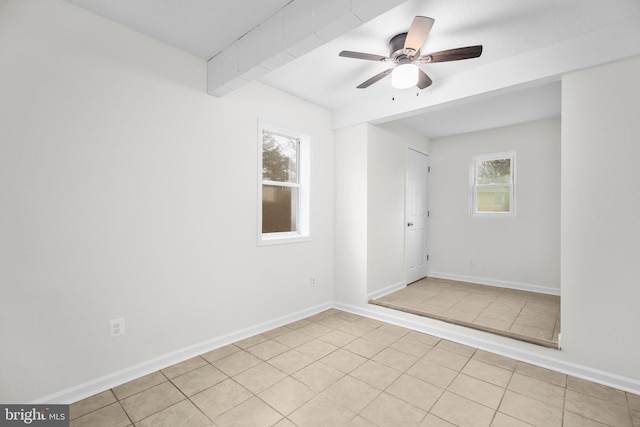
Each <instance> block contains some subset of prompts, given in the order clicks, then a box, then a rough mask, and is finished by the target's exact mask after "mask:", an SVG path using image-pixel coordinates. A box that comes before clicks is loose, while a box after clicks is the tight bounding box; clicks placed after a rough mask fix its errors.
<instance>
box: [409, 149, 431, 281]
mask: <svg viewBox="0 0 640 427" xmlns="http://www.w3.org/2000/svg"><path fill="white" fill-rule="evenodd" d="M410 150H411V151H415V152H417V153H419V154H422V155H424V156H426V157H427V167H428V168H430V165H429V163H430V162H429V160H430V156H429V153H428V152H427V151H425V150H423V149H421V148H418V147H416V146H414V145H411V144H406V148H405V178H404V180H405V181H404V224H403V227H404V282H405V285H408V284H409V282H408V276H407V272H408V269H409V266H408V240H409V239H408V237H407V233H408V227H407V223H408V212H407V201H408V189H409V151H410ZM428 188H429V174H428V173H427V197H426V199H425V204H426V206H425V207H426V210H427V212H429V191H428ZM423 233H424V236H423V237H424V239H425V252H426V255H427V259H426V260H425V276H424V277H428V276H429V257H428V254H429V215H427V218H426V219H425V223H424V230H423ZM418 280H420V279H418ZM411 283H413V281H412V282H411Z"/></svg>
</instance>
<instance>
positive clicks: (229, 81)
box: [207, 0, 405, 96]
mask: <svg viewBox="0 0 640 427" xmlns="http://www.w3.org/2000/svg"><path fill="white" fill-rule="evenodd" d="M404 1H405V0H323V1H317V0H292V1H291V2H290V3H288V4H287V5H286V6H285V7H283V8H282V9H280V10H279V11H278V12H276V13H275V14H274V15H272V16H271V17H270V18H269V19H268V20H266V21H265V22H263V23H262V24H260V25H258V26H257V27H255V28H253V29H252V30H251V31H249V32H248V33H247V34H245V35H244V36H242V37H241V38H240V39H238V40H236V41H235V42H234V43H232V44H231V45H230V46H228V47H227V48H225V49H224V50H222V51H221V52H220V53H218V54H217V55H215V56H214V57H213V58H211V59H210V60H209V61H208V62H207V92H208V93H209V94H210V95H214V96H224V95H225V94H227V93H229V92H231V91H232V90H234V89H237V88H239V87H241V86H243V85H244V84H246V83H247V82H249V81H253V80H257V79H259V78H260V77H262V76H264V75H265V74H267V73H268V72H269V71H271V70H274V69H276V68H278V67H280V66H282V65H284V64H286V63H287V62H289V61H292V60H294V59H296V58H297V57H299V56H302V55H304V54H305V53H307V52H309V51H310V50H313V49H315V48H317V47H319V46H321V45H323V44H324V43H326V42H328V41H331V40H333V39H335V38H336V37H338V36H340V35H342V34H345V33H347V32H349V31H351V30H353V29H354V28H356V27H358V26H360V25H362V24H363V23H365V22H368V21H370V20H371V19H373V18H375V17H377V16H379V15H381V14H383V13H385V12H387V11H388V10H390V9H392V8H394V7H396V6H398V5H399V4H401V3H404Z"/></svg>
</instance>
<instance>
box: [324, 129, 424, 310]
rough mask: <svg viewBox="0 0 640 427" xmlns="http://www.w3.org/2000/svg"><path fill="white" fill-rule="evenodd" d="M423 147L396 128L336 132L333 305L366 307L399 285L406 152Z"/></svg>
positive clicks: (421, 141)
mask: <svg viewBox="0 0 640 427" xmlns="http://www.w3.org/2000/svg"><path fill="white" fill-rule="evenodd" d="M428 144H429V141H428V139H427V138H426V137H424V136H423V135H419V134H417V133H416V132H414V131H412V130H411V129H408V128H406V127H405V126H402V125H399V124H396V123H393V124H391V123H390V124H385V125H371V124H363V125H357V126H352V127H348V128H344V129H339V130H337V131H336V149H335V152H336V163H335V174H336V178H335V179H336V230H335V239H336V255H335V298H336V300H338V301H342V302H349V303H356V304H357V303H366V301H367V298H368V295H370V294H372V293H375V292H379V291H383V290H384V289H385V288H389V287H394V286H397V285H402V284H404V225H403V224H404V185H405V162H406V150H407V145H411V146H413V147H416V148H419V149H421V150H427V149H428Z"/></svg>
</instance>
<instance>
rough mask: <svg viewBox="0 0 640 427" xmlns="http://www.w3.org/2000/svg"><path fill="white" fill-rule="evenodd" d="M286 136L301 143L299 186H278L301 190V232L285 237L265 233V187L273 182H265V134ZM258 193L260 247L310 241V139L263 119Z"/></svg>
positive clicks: (285, 234)
mask: <svg viewBox="0 0 640 427" xmlns="http://www.w3.org/2000/svg"><path fill="white" fill-rule="evenodd" d="M263 129H267V130H269V131H270V132H274V133H278V134H281V135H287V136H290V137H293V138H297V139H298V141H299V142H300V152H299V157H300V158H299V160H298V161H299V164H298V168H299V169H298V184H291V183H285V182H277V183H275V184H276V185H281V186H285V187H287V186H288V187H296V188H299V199H298V217H297V219H298V231H294V232H285V233H262V185H263V183H271V181H266V180H265V181H263V180H262V131H263ZM257 140H258V167H257V171H258V179H257V181H258V191H257V201H258V203H257V205H258V214H257V228H256V233H257V241H258V246H267V245H278V244H286V243H296V242H308V241H310V240H311V194H310V193H311V138H310V137H309V136H308V135H304V134H302V133H300V132H296V131H292V130H290V129H286V128H283V127H279V126H275V125H272V124H271V123H270V122H267V121H264V120H262V119H259V120H258V138H257Z"/></svg>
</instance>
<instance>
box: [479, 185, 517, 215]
mask: <svg viewBox="0 0 640 427" xmlns="http://www.w3.org/2000/svg"><path fill="white" fill-rule="evenodd" d="M509 193H510V187H509V186H495V187H493V186H492V187H479V188H478V187H476V211H477V212H510V205H511V200H510V194H509Z"/></svg>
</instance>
